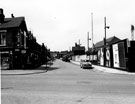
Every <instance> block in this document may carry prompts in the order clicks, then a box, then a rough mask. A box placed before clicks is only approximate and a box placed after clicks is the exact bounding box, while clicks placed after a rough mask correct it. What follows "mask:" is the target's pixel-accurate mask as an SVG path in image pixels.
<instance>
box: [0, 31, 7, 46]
mask: <svg viewBox="0 0 135 104" xmlns="http://www.w3.org/2000/svg"><path fill="white" fill-rule="evenodd" d="M5 45H6V33H5V32H1V33H0V46H5Z"/></svg>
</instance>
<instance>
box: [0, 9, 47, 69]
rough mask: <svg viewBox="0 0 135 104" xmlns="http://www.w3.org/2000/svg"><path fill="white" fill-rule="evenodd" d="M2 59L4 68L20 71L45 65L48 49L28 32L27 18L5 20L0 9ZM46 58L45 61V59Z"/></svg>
mask: <svg viewBox="0 0 135 104" xmlns="http://www.w3.org/2000/svg"><path fill="white" fill-rule="evenodd" d="M0 57H1V59H0V60H1V62H0V64H1V66H2V68H9V69H19V68H27V67H36V66H39V65H41V64H42V63H45V61H46V57H47V49H46V47H45V46H44V44H42V45H40V44H38V43H37V42H36V38H35V37H34V36H33V34H32V33H31V32H28V30H27V26H26V22H25V18H24V17H14V16H13V14H12V15H11V18H5V16H4V13H3V9H0ZM43 58H44V59H43Z"/></svg>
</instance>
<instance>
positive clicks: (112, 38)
mask: <svg viewBox="0 0 135 104" xmlns="http://www.w3.org/2000/svg"><path fill="white" fill-rule="evenodd" d="M118 41H120V39H119V38H117V37H115V36H113V37H110V38H108V39H106V43H107V45H110V44H112V43H115V42H118ZM103 46H104V41H100V42H97V43H96V44H95V47H96V48H99V47H103Z"/></svg>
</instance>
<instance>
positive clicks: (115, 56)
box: [113, 44, 120, 67]
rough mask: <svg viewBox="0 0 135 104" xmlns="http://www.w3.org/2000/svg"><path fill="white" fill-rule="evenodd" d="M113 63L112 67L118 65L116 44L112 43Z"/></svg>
mask: <svg viewBox="0 0 135 104" xmlns="http://www.w3.org/2000/svg"><path fill="white" fill-rule="evenodd" d="M113 64H114V67H120V65H119V51H118V44H114V45H113Z"/></svg>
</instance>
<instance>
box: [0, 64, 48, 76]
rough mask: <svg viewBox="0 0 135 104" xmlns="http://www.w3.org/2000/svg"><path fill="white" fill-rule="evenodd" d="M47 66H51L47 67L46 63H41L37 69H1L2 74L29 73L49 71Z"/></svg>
mask: <svg viewBox="0 0 135 104" xmlns="http://www.w3.org/2000/svg"><path fill="white" fill-rule="evenodd" d="M47 68H49V66H47V67H46V65H41V66H40V67H38V68H36V69H15V70H14V69H13V70H9V69H3V70H1V75H29V74H37V73H44V72H47Z"/></svg>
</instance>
